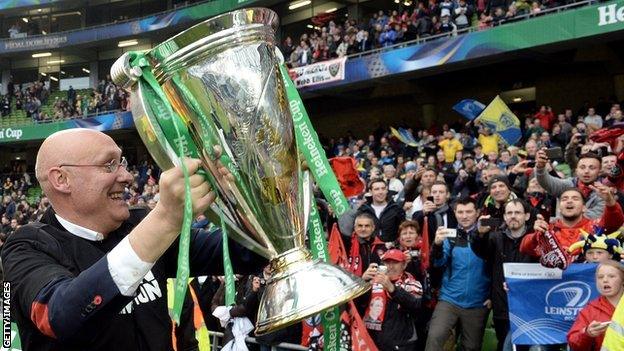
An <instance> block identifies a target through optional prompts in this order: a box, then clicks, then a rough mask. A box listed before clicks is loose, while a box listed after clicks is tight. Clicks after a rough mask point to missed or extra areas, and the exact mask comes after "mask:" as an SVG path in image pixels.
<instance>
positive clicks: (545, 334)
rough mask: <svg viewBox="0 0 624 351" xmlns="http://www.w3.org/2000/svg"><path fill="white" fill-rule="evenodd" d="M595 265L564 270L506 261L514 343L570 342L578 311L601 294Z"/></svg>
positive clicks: (543, 343) (547, 343)
mask: <svg viewBox="0 0 624 351" xmlns="http://www.w3.org/2000/svg"><path fill="white" fill-rule="evenodd" d="M596 267H597V265H596V264H590V263H579V264H572V265H570V266H569V267H568V268H567V269H566V270H564V271H562V270H560V269H557V268H546V267H543V266H541V265H540V264H538V263H505V264H504V271H505V281H506V282H507V286H508V287H509V292H508V294H507V297H508V299H509V321H510V322H511V338H512V342H513V343H514V344H516V345H551V344H565V343H567V338H566V336H567V333H568V331H569V330H570V328H571V327H572V324H574V321H575V320H576V317H577V315H578V314H579V312H580V311H581V310H582V309H583V307H585V305H587V303H589V302H590V301H592V300H594V299H596V298H598V296H599V294H598V290H597V289H596V283H595V279H596V278H595V273H596Z"/></svg>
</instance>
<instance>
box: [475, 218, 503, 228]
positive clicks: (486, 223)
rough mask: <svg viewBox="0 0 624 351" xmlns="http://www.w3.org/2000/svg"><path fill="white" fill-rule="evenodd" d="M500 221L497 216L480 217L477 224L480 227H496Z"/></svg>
mask: <svg viewBox="0 0 624 351" xmlns="http://www.w3.org/2000/svg"><path fill="white" fill-rule="evenodd" d="M501 223H502V222H501V220H500V219H498V218H481V219H480V220H479V225H480V226H482V227H490V228H498V226H500V225H501Z"/></svg>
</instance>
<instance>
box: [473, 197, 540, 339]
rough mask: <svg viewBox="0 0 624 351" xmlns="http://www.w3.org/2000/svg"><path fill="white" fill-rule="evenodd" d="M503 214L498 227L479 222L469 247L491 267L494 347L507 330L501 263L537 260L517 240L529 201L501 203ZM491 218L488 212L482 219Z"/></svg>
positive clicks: (522, 231) (524, 228) (527, 214)
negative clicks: (502, 223)
mask: <svg viewBox="0 0 624 351" xmlns="http://www.w3.org/2000/svg"><path fill="white" fill-rule="evenodd" d="M504 210H505V211H504V214H503V218H504V220H505V225H504V226H503V227H502V228H501V229H500V231H493V229H494V228H491V227H489V226H482V225H479V226H478V233H479V235H477V236H475V237H474V240H473V242H472V246H471V248H472V251H474V253H475V254H476V255H477V256H479V257H481V258H482V259H484V260H485V261H486V262H487V264H488V265H489V266H490V267H491V269H492V298H491V299H492V309H493V311H494V315H493V318H494V329H495V330H496V338H497V339H498V346H497V348H496V350H497V351H500V350H502V349H503V345H504V342H505V338H506V337H507V334H508V333H509V330H510V329H509V328H510V326H509V306H508V303H507V292H506V291H505V286H504V284H505V277H504V274H503V263H505V262H522V263H532V262H537V260H536V259H535V258H533V257H530V256H527V255H524V254H522V253H521V252H520V242H521V241H522V238H523V237H524V235H525V234H526V233H527V221H528V220H529V217H530V215H531V211H530V207H529V205H528V204H527V203H526V202H525V201H523V200H521V199H514V200H511V201H509V202H507V203H506V204H505V205H504ZM486 218H491V216H489V215H485V216H481V217H480V218H479V221H481V219H486Z"/></svg>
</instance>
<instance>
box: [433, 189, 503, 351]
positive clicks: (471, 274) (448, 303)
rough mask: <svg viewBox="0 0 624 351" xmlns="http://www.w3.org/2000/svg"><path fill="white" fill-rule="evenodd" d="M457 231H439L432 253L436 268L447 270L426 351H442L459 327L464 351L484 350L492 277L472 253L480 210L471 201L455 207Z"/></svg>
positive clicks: (456, 204)
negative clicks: (483, 342)
mask: <svg viewBox="0 0 624 351" xmlns="http://www.w3.org/2000/svg"><path fill="white" fill-rule="evenodd" d="M454 213H455V217H456V218H457V229H456V230H449V229H447V228H444V227H440V228H438V230H437V231H436V236H435V240H434V245H433V250H432V257H431V259H432V261H433V266H434V267H441V268H444V276H443V279H442V288H441V289H440V298H439V301H438V304H437V305H436V307H435V310H434V312H433V316H432V318H431V322H430V326H429V334H428V337H427V346H426V348H425V350H426V351H439V350H443V349H444V344H445V342H446V340H447V339H448V338H449V336H450V334H451V330H452V329H453V328H455V327H456V326H459V327H460V328H459V329H460V330H461V340H460V342H461V345H462V347H463V349H464V350H467V351H476V350H481V343H482V341H483V332H484V330H485V322H486V320H487V315H488V313H489V306H490V300H489V294H490V288H491V284H490V273H489V272H488V268H487V267H486V264H485V261H484V260H483V259H481V258H479V257H478V256H477V255H475V254H474V252H473V251H472V249H471V247H470V246H471V244H470V242H471V241H472V238H473V237H474V236H475V235H477V217H478V216H479V210H478V209H477V205H476V203H475V201H474V200H473V199H471V198H463V199H459V200H457V201H456V202H455V204H454Z"/></svg>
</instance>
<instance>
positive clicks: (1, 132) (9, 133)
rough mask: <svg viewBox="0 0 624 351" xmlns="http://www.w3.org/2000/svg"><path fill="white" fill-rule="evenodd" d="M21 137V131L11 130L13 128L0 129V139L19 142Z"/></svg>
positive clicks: (22, 133) (22, 132)
mask: <svg viewBox="0 0 624 351" xmlns="http://www.w3.org/2000/svg"><path fill="white" fill-rule="evenodd" d="M22 135H24V131H23V130H21V129H13V128H6V129H0V139H15V140H20V139H21V138H22Z"/></svg>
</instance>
